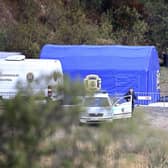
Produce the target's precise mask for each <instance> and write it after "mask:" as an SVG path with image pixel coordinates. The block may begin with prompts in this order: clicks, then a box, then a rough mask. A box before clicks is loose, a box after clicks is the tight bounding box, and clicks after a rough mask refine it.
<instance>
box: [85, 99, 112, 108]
mask: <svg viewBox="0 0 168 168" xmlns="http://www.w3.org/2000/svg"><path fill="white" fill-rule="evenodd" d="M84 106H87V107H106V106H110V103H109V101H108V98H104V97H86V98H85V99H84Z"/></svg>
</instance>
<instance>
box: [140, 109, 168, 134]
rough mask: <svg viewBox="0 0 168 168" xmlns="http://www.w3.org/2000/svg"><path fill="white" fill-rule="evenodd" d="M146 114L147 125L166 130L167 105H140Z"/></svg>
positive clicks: (167, 125) (167, 121)
mask: <svg viewBox="0 0 168 168" xmlns="http://www.w3.org/2000/svg"><path fill="white" fill-rule="evenodd" d="M140 109H142V110H143V111H144V112H145V113H146V114H147V121H149V125H151V126H152V127H155V128H159V129H163V130H166V131H168V107H140Z"/></svg>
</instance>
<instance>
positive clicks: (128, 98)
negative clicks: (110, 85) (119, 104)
mask: <svg viewBox="0 0 168 168" xmlns="http://www.w3.org/2000/svg"><path fill="white" fill-rule="evenodd" d="M125 96H132V112H133V111H134V105H135V104H134V100H136V99H137V97H136V95H135V92H134V91H130V90H129V91H128V92H127V93H126V94H125ZM125 99H126V101H130V97H126V98H125Z"/></svg>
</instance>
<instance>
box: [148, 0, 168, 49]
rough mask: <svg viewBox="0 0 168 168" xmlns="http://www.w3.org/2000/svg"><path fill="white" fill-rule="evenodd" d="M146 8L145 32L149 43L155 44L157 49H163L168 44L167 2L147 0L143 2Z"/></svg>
mask: <svg viewBox="0 0 168 168" xmlns="http://www.w3.org/2000/svg"><path fill="white" fill-rule="evenodd" d="M145 5H146V9H147V14H148V17H147V23H148V25H149V28H150V29H149V31H148V33H147V37H148V39H149V40H150V41H151V44H153V45H156V46H157V47H158V49H159V51H165V52H166V49H167V46H168V4H167V3H166V1H165V2H164V1H163V0H159V1H155V2H153V1H148V2H147V3H145Z"/></svg>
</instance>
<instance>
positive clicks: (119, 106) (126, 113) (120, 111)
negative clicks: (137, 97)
mask: <svg viewBox="0 0 168 168" xmlns="http://www.w3.org/2000/svg"><path fill="white" fill-rule="evenodd" d="M112 111H113V118H114V119H120V118H130V117H132V96H131V95H129V96H122V97H118V98H117V99H116V101H114V102H113V106H112Z"/></svg>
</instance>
